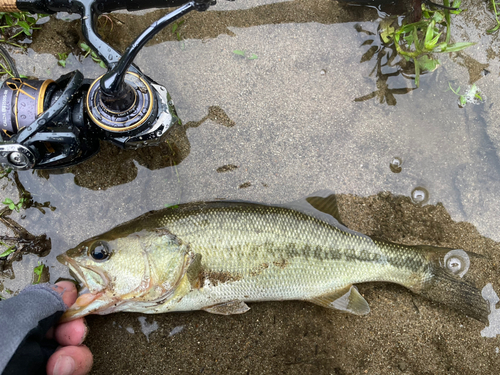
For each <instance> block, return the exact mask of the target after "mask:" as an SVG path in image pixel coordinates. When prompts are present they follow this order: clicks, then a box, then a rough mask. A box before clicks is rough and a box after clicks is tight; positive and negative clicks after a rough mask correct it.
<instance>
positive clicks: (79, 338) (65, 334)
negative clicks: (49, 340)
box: [54, 318, 88, 346]
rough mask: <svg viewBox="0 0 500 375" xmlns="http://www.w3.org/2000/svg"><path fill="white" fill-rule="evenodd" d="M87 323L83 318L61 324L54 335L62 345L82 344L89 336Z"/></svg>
mask: <svg viewBox="0 0 500 375" xmlns="http://www.w3.org/2000/svg"><path fill="white" fill-rule="evenodd" d="M87 330H88V329H87V325H86V324H85V321H84V320H83V318H80V319H76V320H72V321H71V322H66V323H62V324H59V325H58V326H57V327H56V329H55V332H54V337H55V339H56V340H57V342H58V343H59V344H60V345H63V346H68V345H80V344H81V343H82V342H83V340H85V336H87Z"/></svg>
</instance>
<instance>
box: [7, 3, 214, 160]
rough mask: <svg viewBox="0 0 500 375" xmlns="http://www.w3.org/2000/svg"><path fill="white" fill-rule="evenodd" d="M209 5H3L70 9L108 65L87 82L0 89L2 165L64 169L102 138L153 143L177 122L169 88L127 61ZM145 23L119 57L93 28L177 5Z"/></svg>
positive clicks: (77, 78)
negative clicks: (111, 17) (106, 17)
mask: <svg viewBox="0 0 500 375" xmlns="http://www.w3.org/2000/svg"><path fill="white" fill-rule="evenodd" d="M210 5H215V1H213V0H193V1H190V2H186V0H141V1H137V0H17V1H15V0H0V11H4V12H17V11H20V10H21V11H28V12H30V13H48V14H51V13H56V12H63V11H64V12H72V13H78V14H80V15H81V16H82V30H83V35H84V37H85V39H87V41H88V43H89V45H90V46H91V48H92V49H93V50H94V51H96V53H97V55H98V56H99V58H100V59H101V60H102V61H104V63H105V64H106V66H107V67H108V69H109V70H108V72H107V73H106V74H104V75H103V76H101V77H99V78H97V79H95V80H89V79H85V78H84V77H83V74H82V73H81V72H80V71H78V70H76V71H73V72H71V73H69V74H66V75H64V76H62V77H60V78H59V79H58V80H57V81H52V80H45V81H42V80H29V79H22V78H9V79H7V80H6V81H5V82H4V83H3V85H2V86H1V87H0V137H1V140H0V164H3V165H4V166H5V167H10V168H13V169H18V170H27V169H31V168H33V169H49V168H64V167H68V166H71V165H74V164H78V163H80V162H82V161H83V160H85V159H87V158H89V157H90V156H92V155H94V154H95V153H96V152H97V151H99V140H100V139H104V140H108V141H110V142H112V143H114V144H116V145H118V146H119V147H122V148H138V147H143V146H154V145H157V144H159V143H160V142H162V140H163V139H164V138H165V136H166V134H167V133H168V131H169V129H170V128H171V127H172V126H173V125H174V124H175V123H176V122H177V121H178V118H177V116H176V113H175V109H174V107H173V105H172V102H171V100H170V98H169V94H168V92H167V89H166V88H165V87H164V86H162V85H159V84H158V83H156V82H154V81H153V80H152V79H151V78H149V77H147V76H145V75H144V74H143V73H142V72H141V71H140V70H139V68H137V67H136V66H135V65H133V64H132V61H133V60H134V58H135V56H136V55H137V53H138V52H139V50H140V49H141V48H142V47H143V46H144V45H145V44H146V43H147V42H148V41H149V40H150V39H151V38H152V37H153V36H154V35H156V34H157V33H158V32H159V31H160V30H161V29H163V28H164V27H165V26H167V25H168V24H170V23H172V22H174V21H175V20H177V19H178V18H180V17H182V16H183V15H185V14H186V13H188V12H190V11H192V10H198V11H204V10H206V9H208V7H209V6H210ZM176 6H179V8H177V9H176V10H174V11H173V12H171V13H168V14H167V15H165V16H164V17H162V18H160V19H159V20H158V21H156V22H154V23H153V24H152V25H151V26H149V27H148V28H147V29H146V30H145V31H144V32H143V33H142V34H141V35H139V36H138V37H137V39H136V40H135V41H134V42H133V43H132V44H131V45H130V46H129V47H128V48H127V49H126V51H125V53H124V54H123V56H121V55H120V54H119V53H118V52H117V51H115V50H114V49H113V48H111V47H110V46H109V45H107V44H106V43H105V42H103V41H102V40H101V39H100V38H99V36H98V35H97V33H96V31H95V25H96V20H97V17H98V16H99V15H100V14H102V13H105V12H111V11H114V10H119V9H127V10H140V9H148V8H164V7H176Z"/></svg>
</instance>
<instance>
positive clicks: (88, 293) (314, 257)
mask: <svg viewBox="0 0 500 375" xmlns="http://www.w3.org/2000/svg"><path fill="white" fill-rule="evenodd" d="M306 203H307V204H308V206H305V205H299V206H298V205H296V204H295V205H291V207H292V208H286V207H282V206H268V205H262V204H254V203H244V202H224V201H221V202H209V203H197V204H183V205H179V206H176V207H171V208H167V209H164V210H160V211H153V212H150V213H147V214H145V215H143V216H141V217H139V218H137V219H135V220H132V221H130V222H128V223H125V224H123V225H121V226H118V227H116V228H114V229H113V230H111V231H109V232H107V233H104V234H102V235H100V236H96V237H93V238H91V239H89V240H86V241H84V242H82V243H81V244H79V245H78V246H77V247H75V248H73V249H71V250H68V251H67V252H66V253H65V254H62V255H60V256H58V259H59V261H61V262H62V263H64V264H66V265H68V266H69V268H70V271H71V272H72V273H73V274H74V275H75V277H76V278H77V279H78V280H79V281H80V282H81V283H82V284H84V285H85V287H86V289H85V292H84V293H82V294H81V295H80V296H79V298H78V299H77V301H76V303H75V304H74V305H73V306H72V307H71V308H70V309H68V311H67V312H66V313H65V314H64V316H63V320H72V319H76V318H78V317H81V316H85V315H87V314H109V313H113V312H118V311H130V312H142V313H163V312H169V311H190V310H205V311H207V312H210V313H215V314H224V315H229V314H240V313H244V312H246V311H247V310H249V307H248V306H247V304H246V302H257V301H276V300H306V301H310V302H313V303H316V304H318V305H321V306H324V307H327V308H332V309H337V310H341V311H345V312H350V313H353V314H357V315H364V314H367V313H368V312H369V311H370V308H369V306H368V303H367V302H366V300H365V299H364V298H363V297H362V296H361V294H360V293H359V292H358V290H357V288H356V287H355V286H353V284H358V283H365V282H371V281H385V282H391V283H396V284H400V285H403V286H405V287H406V288H408V289H410V290H411V291H413V292H415V293H417V294H421V295H424V296H426V297H427V298H429V299H432V300H435V301H437V302H441V303H445V304H447V305H449V306H451V307H453V308H455V309H457V310H458V311H460V312H462V313H464V314H466V315H468V316H470V317H473V318H475V319H477V320H480V321H482V322H487V315H488V313H489V307H488V304H487V303H486V301H485V300H484V299H483V298H482V297H481V293H480V292H479V290H478V289H476V287H475V286H474V285H472V284H470V283H468V282H465V281H464V280H462V277H463V276H464V274H465V273H466V272H467V271H468V269H469V266H470V260H469V255H468V253H466V252H465V251H463V250H461V249H447V248H438V247H431V246H404V245H398V244H393V243H386V242H380V241H375V240H372V239H371V238H369V237H367V236H364V235H362V234H358V233H356V232H352V231H350V230H349V229H347V228H345V227H343V226H342V225H340V224H339V223H338V222H337V221H336V220H335V219H334V218H333V217H332V216H331V215H330V213H331V212H332V213H333V211H334V209H335V207H336V203H335V198H334V196H333V195H331V196H328V197H326V198H322V197H311V198H308V199H307V202H306ZM289 207H290V206H289Z"/></svg>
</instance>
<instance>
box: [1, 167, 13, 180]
mask: <svg viewBox="0 0 500 375" xmlns="http://www.w3.org/2000/svg"><path fill="white" fill-rule="evenodd" d="M10 172H12V168H5V169H4V170H2V171H1V172H0V178H4V177H7V176H8V175H9V173H10Z"/></svg>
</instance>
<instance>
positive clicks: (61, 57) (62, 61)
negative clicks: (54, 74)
mask: <svg viewBox="0 0 500 375" xmlns="http://www.w3.org/2000/svg"><path fill="white" fill-rule="evenodd" d="M57 58H58V61H57V63H58V64H59V65H61V66H62V67H63V68H66V60H67V58H68V54H67V53H66V52H63V53H58V54H57Z"/></svg>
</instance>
